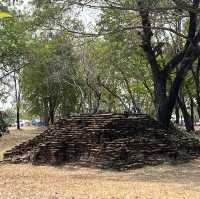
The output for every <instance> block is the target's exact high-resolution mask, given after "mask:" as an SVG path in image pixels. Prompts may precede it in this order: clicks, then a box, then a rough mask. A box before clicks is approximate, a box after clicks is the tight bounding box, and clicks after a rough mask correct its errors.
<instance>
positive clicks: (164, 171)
mask: <svg viewBox="0 0 200 199" xmlns="http://www.w3.org/2000/svg"><path fill="white" fill-rule="evenodd" d="M199 163H200V160H196V161H193V162H192V163H188V164H183V165H179V166H167V165H163V166H157V167H146V168H143V169H139V170H132V171H128V172H113V171H102V170H98V169H91V168H80V167H70V166H65V167H62V168H54V167H48V166H39V167H36V166H32V165H1V166H0V171H1V175H0V198H2V199H13V198H14V199H25V198H27V199H37V198H40V199H46V198H47V199H136V198H137V199H189V198H192V199H199V198H200V181H199V179H200V168H199Z"/></svg>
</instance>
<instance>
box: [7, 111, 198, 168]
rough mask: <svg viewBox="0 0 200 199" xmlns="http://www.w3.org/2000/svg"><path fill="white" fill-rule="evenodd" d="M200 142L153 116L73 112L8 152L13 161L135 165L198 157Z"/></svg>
mask: <svg viewBox="0 0 200 199" xmlns="http://www.w3.org/2000/svg"><path fill="white" fill-rule="evenodd" d="M199 154H200V142H199V140H198V139H196V138H194V137H192V136H191V135H189V134H185V133H181V132H178V131H176V130H165V129H163V128H161V126H160V125H159V124H158V123H157V122H156V121H155V120H153V119H151V118H150V117H149V116H147V115H130V116H126V115H122V114H121V115H120V114H98V115H93V116H89V115H82V116H70V117H69V118H67V119H61V120H59V121H58V122H57V123H56V124H55V126H54V127H52V128H50V129H48V130H46V131H44V132H43V133H41V134H40V135H38V136H36V137H35V138H33V139H31V140H29V141H27V142H24V143H22V144H20V145H18V146H16V147H14V148H13V149H11V150H10V151H7V152H6V153H5V154H4V161H6V162H10V163H21V162H32V163H33V164H51V165H60V164H63V163H77V164H82V165H88V166H90V165H93V166H97V167H101V168H113V169H120V170H121V169H129V168H137V167H142V166H144V165H157V164H161V163H164V162H183V161H187V160H190V159H192V158H196V157H198V156H199Z"/></svg>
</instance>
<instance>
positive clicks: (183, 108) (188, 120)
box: [178, 97, 194, 132]
mask: <svg viewBox="0 0 200 199" xmlns="http://www.w3.org/2000/svg"><path fill="white" fill-rule="evenodd" d="M178 104H179V106H180V108H181V111H182V113H183V118H184V122H185V128H186V130H187V131H188V132H190V131H194V123H193V121H192V118H191V116H190V114H189V113H188V111H187V107H186V105H185V103H184V102H183V101H182V100H181V99H180V98H179V97H178Z"/></svg>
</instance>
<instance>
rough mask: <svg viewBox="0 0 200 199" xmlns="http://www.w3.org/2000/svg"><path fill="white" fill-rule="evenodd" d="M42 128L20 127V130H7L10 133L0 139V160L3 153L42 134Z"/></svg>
mask: <svg viewBox="0 0 200 199" xmlns="http://www.w3.org/2000/svg"><path fill="white" fill-rule="evenodd" d="M43 130H44V128H41V127H40V128H39V127H34V126H30V127H22V129H21V130H16V127H15V128H14V127H12V128H10V129H9V131H10V133H9V134H6V135H4V136H3V137H0V160H1V159H2V157H3V153H5V152H6V151H7V150H9V149H11V148H12V147H13V146H15V145H18V144H20V143H22V142H24V141H26V140H28V139H30V138H32V137H34V136H36V135H37V134H39V133H40V132H42V131H43Z"/></svg>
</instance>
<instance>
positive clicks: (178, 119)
mask: <svg viewBox="0 0 200 199" xmlns="http://www.w3.org/2000/svg"><path fill="white" fill-rule="evenodd" d="M175 114H176V121H175V123H176V124H180V114H179V106H178V103H176V106H175Z"/></svg>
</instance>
